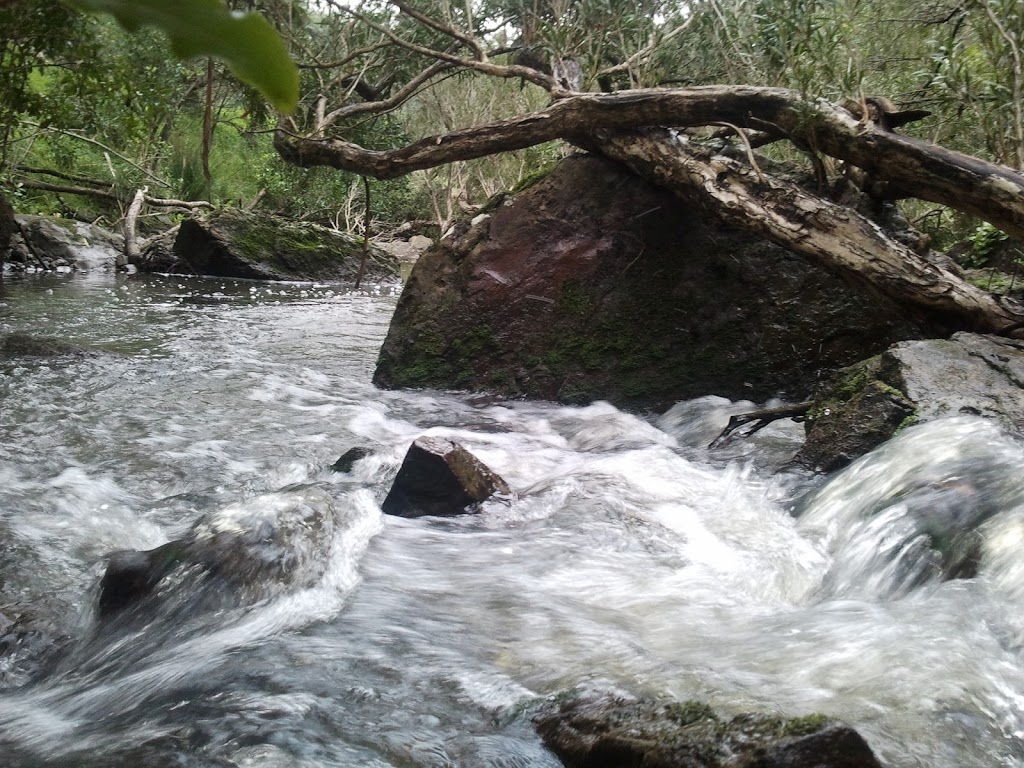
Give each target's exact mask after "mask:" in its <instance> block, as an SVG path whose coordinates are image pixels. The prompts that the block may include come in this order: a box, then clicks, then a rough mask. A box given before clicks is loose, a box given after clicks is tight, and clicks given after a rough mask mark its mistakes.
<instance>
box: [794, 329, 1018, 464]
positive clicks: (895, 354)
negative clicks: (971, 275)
mask: <svg viewBox="0 0 1024 768" xmlns="http://www.w3.org/2000/svg"><path fill="white" fill-rule="evenodd" d="M957 415H974V416H984V417H987V418H992V419H994V420H996V421H997V422H998V423H999V424H1001V425H1002V426H1003V427H1005V428H1006V429H1009V430H1011V431H1017V432H1019V431H1020V430H1021V429H1024V342H1022V341H1015V340H1011V339H1004V338H1000V337H996V336H985V335H980V334H974V333H958V334H955V335H954V336H953V337H952V338H949V339H931V340H920V341H905V342H900V343H898V344H895V345H893V346H892V347H890V348H889V349H887V350H885V351H884V352H882V353H881V354H879V355H876V356H874V357H871V358H869V359H867V360H864V361H862V362H860V363H856V364H854V365H852V366H850V367H848V368H845V369H843V370H841V371H839V372H837V373H836V375H835V376H833V377H832V378H831V379H830V380H829V381H828V382H827V383H826V384H825V385H823V386H822V387H821V388H820V389H819V391H818V392H817V393H816V395H815V399H814V405H813V406H812V408H811V410H810V412H809V413H808V415H807V421H806V429H807V441H806V442H805V444H804V446H803V448H801V450H800V452H799V454H798V455H797V460H798V461H799V462H801V463H803V464H805V465H807V466H810V467H812V468H815V469H820V470H823V471H831V470H834V469H839V468H841V467H843V466H845V465H846V464H848V463H850V462H851V461H852V460H853V459H855V458H857V457H858V456H861V455H863V454H865V453H867V452H868V451H870V450H872V449H873V448H875V447H877V446H879V445H881V444H882V443H883V442H885V441H886V440H888V439H889V438H890V437H892V436H893V435H894V434H895V433H896V432H897V431H898V430H899V429H901V428H903V427H906V426H909V425H910V424H916V423H920V422H924V421H929V420H931V419H934V418H937V417H940V416H957Z"/></svg>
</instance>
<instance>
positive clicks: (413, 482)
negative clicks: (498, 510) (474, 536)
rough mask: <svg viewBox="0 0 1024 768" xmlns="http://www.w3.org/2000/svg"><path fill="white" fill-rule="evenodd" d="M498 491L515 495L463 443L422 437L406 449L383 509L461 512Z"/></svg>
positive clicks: (413, 513)
mask: <svg viewBox="0 0 1024 768" xmlns="http://www.w3.org/2000/svg"><path fill="white" fill-rule="evenodd" d="M496 494H498V495H501V496H505V497H511V495H512V490H511V489H510V488H509V487H508V484H507V483H506V482H505V481H504V480H503V479H502V478H501V477H499V476H498V475H497V474H495V473H494V472H493V471H492V470H491V469H489V468H488V467H487V466H486V465H485V464H484V463H483V462H481V461H480V460H479V459H478V458H477V457H476V456H474V455H473V454H472V453H470V452H469V451H468V450H466V449H465V448H464V447H463V446H462V445H460V444H459V443H456V442H455V441H454V440H447V439H445V438H441V437H421V438H419V439H418V440H416V441H415V442H414V443H413V444H412V445H411V446H410V448H409V452H408V453H406V455H405V460H404V461H403V462H402V467H401V469H399V470H398V475H397V476H396V477H395V482H394V484H393V485H392V486H391V490H390V491H389V492H388V495H387V498H385V499H384V503H383V504H382V505H381V509H382V510H383V511H384V514H386V515H396V516H398V517H424V516H428V515H436V516H450V515H460V514H463V513H465V512H470V511H473V508H474V506H475V505H477V504H479V503H480V502H483V501H486V500H487V499H489V498H490V497H491V496H494V495H496Z"/></svg>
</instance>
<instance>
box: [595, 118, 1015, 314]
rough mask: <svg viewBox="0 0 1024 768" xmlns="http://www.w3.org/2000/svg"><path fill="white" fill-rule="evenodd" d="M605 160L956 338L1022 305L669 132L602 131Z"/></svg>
mask: <svg viewBox="0 0 1024 768" xmlns="http://www.w3.org/2000/svg"><path fill="white" fill-rule="evenodd" d="M597 139H598V141H599V146H600V150H601V152H602V153H603V154H605V155H607V156H608V157H611V158H613V159H615V160H619V161H620V162H623V163H625V164H626V165H627V166H628V167H629V168H630V169H631V170H632V171H633V172H634V173H637V174H638V175H639V176H641V177H642V178H646V179H648V180H649V181H652V182H654V183H657V184H659V185H660V186H662V187H665V188H667V189H670V190H672V191H674V192H676V193H677V194H679V195H681V196H683V197H685V198H687V199H688V200H691V201H693V202H696V203H697V204H698V205H701V206H703V207H705V208H708V209H711V210H712V211H713V212H714V213H715V215H717V216H719V217H720V218H722V219H723V220H725V221H727V222H729V223H732V224H734V225H736V226H739V227H741V228H743V229H745V230H747V231H749V232H756V233H757V234H760V235H762V236H764V237H767V238H768V239H770V240H772V241H774V242H776V243H779V244H780V245H782V246H784V247H785V248H787V249H789V250H791V251H793V252H795V253H799V254H802V255H805V256H808V257H811V258H812V259H813V260H814V261H815V262H817V263H819V264H821V265H822V266H824V267H825V268H827V269H829V270H831V271H833V272H835V273H837V274H840V275H842V276H843V277H845V278H846V279H847V280H848V281H850V282H851V283H855V284H857V285H859V286H861V287H862V288H866V289H867V290H869V291H870V292H872V293H875V294H879V295H881V296H884V297H885V298H887V299H889V300H891V301H892V302H893V303H895V304H897V305H899V306H901V307H904V308H916V309H917V310H918V311H919V312H920V313H921V315H922V317H927V318H930V319H932V320H933V321H934V320H935V319H940V320H942V321H943V322H944V323H945V324H947V325H948V326H949V327H950V328H952V329H955V330H973V331H978V332H983V333H997V332H1003V333H1005V332H1006V328H1007V326H1009V325H1011V324H1013V323H1017V322H1021V321H1022V320H1024V306H1022V305H1020V304H1018V303H1017V302H1015V301H1012V300H1010V299H1007V298H1006V297H998V296H993V295H992V294H990V293H987V292H986V291H983V290H981V289H980V288H975V287H974V286H973V285H971V284H970V283H967V282H965V281H963V280H961V279H960V278H959V277H957V276H956V275H953V274H952V273H950V272H948V271H946V270H945V269H943V268H941V267H938V266H936V265H934V264H931V263H930V262H928V261H925V260H924V259H923V258H922V257H921V256H919V255H918V254H917V253H915V252H914V251H913V250H911V249H910V248H908V247H907V246H905V245H903V244H902V243H899V242H897V241H896V240H893V239H892V238H890V237H889V236H888V235H886V234H885V233H884V232H883V231H882V229H881V228H880V227H879V226H878V225H877V224H875V223H874V222H872V221H870V220H868V219H866V218H864V217H863V216H861V215H860V214H858V213H856V212H855V211H852V210H850V209H849V208H847V207H845V206H842V205H838V204H836V203H832V202H829V201H828V200H825V199H823V198H820V197H817V196H816V195H813V194H811V193H809V192H806V191H804V190H803V189H801V188H800V187H798V186H796V185H795V184H791V183H788V182H783V181H780V180H778V179H772V178H770V177H765V178H764V179H763V180H762V179H758V178H757V176H756V174H755V173H754V172H753V170H752V169H750V168H748V167H747V166H745V165H743V164H741V163H739V162H736V161H735V160H731V159H729V158H726V157H722V156H720V155H712V154H711V153H710V152H707V151H705V150H701V149H699V148H696V147H695V146H693V145H690V144H687V143H683V142H681V141H679V140H678V138H676V137H675V136H674V135H673V134H672V133H671V132H670V131H668V130H665V129H646V130H644V131H642V132H635V131H618V132H605V133H602V134H600V135H599V136H598V137H597Z"/></svg>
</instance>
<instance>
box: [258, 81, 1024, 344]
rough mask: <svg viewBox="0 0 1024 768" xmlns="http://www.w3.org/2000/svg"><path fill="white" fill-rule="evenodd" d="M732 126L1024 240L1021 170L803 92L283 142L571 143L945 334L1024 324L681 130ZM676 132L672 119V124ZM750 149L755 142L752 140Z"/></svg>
mask: <svg viewBox="0 0 1024 768" xmlns="http://www.w3.org/2000/svg"><path fill="white" fill-rule="evenodd" d="M722 124H726V125H729V126H731V127H737V126H738V128H737V130H739V128H743V129H747V130H754V131H761V132H765V133H767V134H769V135H771V136H777V137H780V138H787V139H789V140H790V141H791V142H793V144H794V145H796V146H797V147H798V148H800V149H802V150H804V151H806V152H808V153H810V154H811V155H812V157H814V158H815V160H816V161H817V162H818V164H819V165H820V158H819V157H818V155H819V153H823V154H827V155H830V156H832V157H834V158H837V159H839V160H843V161H845V162H847V163H849V164H851V165H854V166H856V167H858V168H861V169H862V170H863V171H864V172H865V173H866V174H867V175H868V176H869V177H870V178H871V179H872V180H873V181H874V182H878V183H882V184H885V185H887V186H888V188H889V190H890V192H891V193H892V194H895V195H897V196H903V197H917V198H920V199H922V200H929V201H932V202H936V203H939V204H942V205H945V206H948V207H950V208H954V209H957V210H960V211H963V212H965V213H969V214H971V215H974V216H978V217H979V218H982V219H984V220H986V221H988V222H990V223H992V224H994V225H995V226H997V227H999V228H1001V229H1003V230H1004V231H1005V232H1007V233H1008V234H1010V235H1013V236H1017V237H1024V174H1021V173H1019V172H1017V171H1014V170H1013V169H1011V168H1007V167H1005V166H1001V165H997V164H995V163H989V162H986V161H984V160H980V159H978V158H974V157H970V156H968V155H964V154H961V153H959V152H953V151H951V150H948V149H944V148H942V147H939V146H935V145H932V144H928V143H926V142H923V141H919V140H917V139H912V138H909V137H906V136H901V135H899V134H896V133H893V132H891V131H890V130H885V129H884V128H882V127H879V126H877V125H874V124H872V123H864V122H860V121H859V120H857V119H856V118H855V117H854V115H853V114H851V112H849V111H847V110H846V109H844V108H842V107H839V106H836V105H834V104H830V103H828V102H826V101H824V100H821V99H817V100H814V99H807V98H805V97H803V96H801V95H800V94H799V93H797V92H796V91H790V90H787V89H782V88H760V87H754V86H704V87H696V88H687V89H680V90H636V91H622V92H619V93H612V94H576V95H571V96H568V97H565V98H560V99H559V100H558V101H556V102H555V103H554V104H552V105H551V106H550V107H549V108H547V109H545V110H541V111H539V112H534V113H532V114H529V115H524V116H519V117H516V118H513V119H511V120H506V121H503V122H500V123H493V124H490V125H484V126H478V127H475V128H469V129H465V130H461V131H455V132H453V133H449V134H446V135H444V136H433V137H428V138H426V139H423V140H421V141H417V142H413V143H412V144H409V145H408V146H405V147H401V148H398V149H392V150H386V151H374V150H367V149H364V148H362V147H360V146H358V145H356V144H353V143H351V142H347V141H345V140H343V139H340V138H304V137H299V136H295V135H293V134H289V133H287V132H286V131H284V130H283V129H279V130H278V131H277V132H276V133H275V139H274V143H275V146H276V147H277V149H278V152H279V153H280V154H281V156H282V157H283V158H284V159H285V160H288V161H290V162H292V163H295V164H297V165H301V166H312V165H327V166H331V167H334V168H339V169H343V170H348V171H352V172H354V173H358V174H361V175H368V176H374V177H376V178H381V179H386V178H394V177H397V176H401V175H403V174H406V173H410V172H412V171H415V170H422V169H425V168H430V167H434V166H437V165H443V164H445V163H450V162H454V161H457V160H467V159H472V158H478V157H483V156H486V155H490V154H494V153H496V152H505V151H509V150H514V149H522V148H524V147H528V146H532V145H535V144H539V143H541V142H545V141H550V140H552V139H558V138H561V139H566V140H569V141H571V142H573V143H575V144H577V145H579V146H582V147H585V148H587V149H590V150H592V151H597V152H600V153H603V154H605V155H607V156H608V157H611V158H613V159H615V160H618V161H620V162H623V163H625V164H627V165H628V166H629V167H630V168H631V169H632V170H633V171H634V172H635V173H637V174H638V175H640V176H642V177H643V178H646V179H648V180H650V181H652V182H653V183H655V184H659V185H661V186H664V187H667V188H670V189H672V190H673V191H675V192H676V193H678V194H681V195H683V196H684V197H687V198H688V199H690V200H693V201H695V202H697V203H698V204H700V205H702V206H703V207H705V208H706V209H708V210H709V211H710V212H711V213H712V214H713V215H717V216H719V217H720V218H722V219H724V220H726V221H728V222H730V223H732V224H734V225H736V226H738V227H740V228H742V229H746V230H748V231H751V232H755V233H757V234H760V235H762V236H764V237H766V238H769V239H771V240H773V241H774V242H776V243H779V244H780V245H782V246H784V247H786V248H788V249H789V250H792V251H794V252H796V253H800V254H803V255H805V256H807V257H809V258H812V259H814V260H815V261H817V262H819V263H821V264H822V265H824V266H825V267H826V268H828V269H830V270H832V271H834V272H837V273H840V274H842V275H844V276H845V277H846V278H848V279H849V280H850V281H852V282H856V283H858V284H859V285H860V286H862V287H866V288H867V289H869V290H870V291H872V292H873V293H875V294H878V295H881V296H884V297H886V298H887V299H888V300H890V301H893V302H895V303H897V304H899V305H901V306H902V307H904V308H909V309H910V310H911V311H912V312H913V313H915V314H917V315H918V318H919V319H921V320H927V321H929V322H930V323H931V324H937V325H939V326H941V327H943V328H945V329H946V330H961V329H962V330H973V331H979V332H990V333H1000V332H1001V333H1011V332H1012V333H1020V329H1019V328H1018V326H1019V325H1021V324H1024V309H1022V307H1021V306H1020V305H1019V304H1018V303H1017V302H1014V301H1011V300H1009V299H1006V298H1002V297H996V296H992V295H990V294H988V293H986V292H985V291H982V290H980V289H978V288H975V287H974V286H972V285H970V284H968V283H966V282H965V281H963V280H961V279H960V278H959V277H957V276H956V275H954V274H952V273H951V272H948V271H947V270H944V269H942V268H940V267H937V266H935V265H933V264H931V263H929V262H928V261H926V260H925V259H923V258H922V257H921V256H919V255H918V254H917V253H915V252H914V251H912V250H911V249H909V248H907V247H906V246H904V245H902V244H900V243H898V242H896V241H895V240H893V239H892V238H890V237H889V236H887V235H886V234H885V233H884V232H883V231H882V229H881V228H880V227H879V226H878V225H877V224H875V223H874V222H872V221H870V220H869V219H867V218H865V217H864V216H861V215H860V214H858V213H857V212H856V211H854V210H852V209H850V208H847V207H845V206H841V205H837V204H836V203H833V202H831V201H829V200H827V199H825V198H823V197H819V196H817V195H814V194H811V193H809V192H807V191H804V190H802V189H800V188H799V187H797V186H795V185H793V184H791V183H788V182H785V181H782V180H779V179H773V178H770V177H768V176H766V175H765V174H763V173H761V171H760V170H759V169H758V168H757V167H756V165H754V164H753V163H754V158H753V156H752V153H751V155H750V162H751V164H750V165H745V164H742V163H739V162H737V161H734V160H730V159H728V158H726V157H722V156H720V155H715V154H714V153H713V152H712V151H711V150H709V149H707V148H702V147H701V145H700V144H699V143H697V142H693V141H690V140H689V139H688V138H687V137H686V136H684V135H681V134H679V133H678V132H677V129H678V128H681V127H696V126H707V125H722ZM670 127H671V128H670ZM748 149H749V146H748Z"/></svg>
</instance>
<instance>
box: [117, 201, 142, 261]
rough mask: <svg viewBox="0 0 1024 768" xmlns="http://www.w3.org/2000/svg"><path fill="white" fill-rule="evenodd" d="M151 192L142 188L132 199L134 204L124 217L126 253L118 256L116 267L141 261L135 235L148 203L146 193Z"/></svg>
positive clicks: (123, 229) (129, 207)
mask: <svg viewBox="0 0 1024 768" xmlns="http://www.w3.org/2000/svg"><path fill="white" fill-rule="evenodd" d="M148 191H149V187H142V188H141V189H137V190H136V191H135V197H134V198H132V204H131V205H129V206H128V212H127V213H126V214H125V217H124V226H123V228H122V231H123V233H124V251H123V253H119V254H118V255H117V259H116V260H115V262H114V266H115V267H123V266H125V265H126V264H133V263H136V262H138V260H139V244H138V241H137V240H136V235H135V222H136V221H137V220H138V218H139V212H140V211H141V210H142V205H143V203H145V202H146V192H148Z"/></svg>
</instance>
